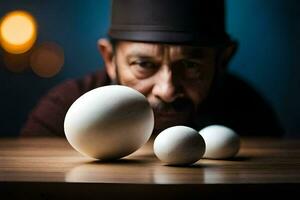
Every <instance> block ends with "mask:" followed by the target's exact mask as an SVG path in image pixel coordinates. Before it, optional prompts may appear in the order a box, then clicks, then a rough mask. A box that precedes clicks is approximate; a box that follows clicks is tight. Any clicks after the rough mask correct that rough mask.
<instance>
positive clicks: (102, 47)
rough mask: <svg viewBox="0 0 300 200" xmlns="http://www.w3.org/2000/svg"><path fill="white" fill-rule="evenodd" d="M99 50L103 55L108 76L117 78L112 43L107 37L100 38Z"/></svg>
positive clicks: (112, 78)
mask: <svg viewBox="0 0 300 200" xmlns="http://www.w3.org/2000/svg"><path fill="white" fill-rule="evenodd" d="M98 50H99V52H100V54H101V55H102V58H103V61H104V64H105V68H106V71H107V74H108V76H109V77H110V79H111V80H116V65H115V63H114V52H113V47H112V44H111V43H110V42H109V40H107V39H99V40H98Z"/></svg>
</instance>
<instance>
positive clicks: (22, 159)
mask: <svg viewBox="0 0 300 200" xmlns="http://www.w3.org/2000/svg"><path fill="white" fill-rule="evenodd" d="M299 147H300V140H299V139H298V140H297V139H272V138H242V139H241V149H240V151H239V153H238V155H237V156H236V157H235V158H234V159H231V160H209V159H201V160H199V161H198V162H197V163H196V164H195V165H193V166H190V167H171V166H166V165H165V164H164V163H162V162H160V161H159V160H158V159H157V158H156V157H155V156H154V154H153V149H152V141H149V142H148V143H147V144H146V145H144V146H143V147H142V148H141V149H139V150H138V151H136V152H135V153H133V154H131V155H129V156H127V157H125V158H123V159H120V160H118V161H115V162H101V161H96V160H93V159H91V158H88V157H84V156H82V155H81V154H79V153H78V152H76V151H75V150H74V149H73V148H72V147H71V146H70V145H69V143H68V142H67V141H66V139H63V138H26V139H25V138H22V139H4V138H3V139H0V192H1V194H2V195H3V194H5V195H8V196H9V197H11V198H22V199H24V198H25V199H26V198H27V199H40V198H41V199H45V198H46V199H57V198H64V199H65V198H70V197H71V198H73V199H74V198H75V199H77V198H78V199H81V198H83V197H88V198H92V197H97V198H98V197H103V198H105V199H106V198H118V197H132V198H133V199H135V197H136V198H143V199H155V198H169V197H170V198H175V197H176V198H186V197H189V198H190V197H196V198H198V197H216V196H221V197H223V196H224V195H228V196H229V195H232V194H236V195H238V194H247V196H249V195H250V196H251V195H257V194H260V195H262V194H265V195H272V194H273V195H282V196H286V195H288V194H289V193H294V195H295V194H299V193H300V148H299ZM132 198H131V199H132Z"/></svg>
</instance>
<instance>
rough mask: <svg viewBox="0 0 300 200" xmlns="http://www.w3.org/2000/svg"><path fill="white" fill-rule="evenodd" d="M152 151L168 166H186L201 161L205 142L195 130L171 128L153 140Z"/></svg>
mask: <svg viewBox="0 0 300 200" xmlns="http://www.w3.org/2000/svg"><path fill="white" fill-rule="evenodd" d="M153 150H154V153H155V155H156V156H157V157H158V158H159V159H160V160H161V161H163V162H165V163H166V164H168V165H188V164H193V163H195V162H197V161H198V160H200V159H201V157H202V156H203V154H204V152H205V142H204V140H203V138H202V137H201V135H200V134H199V133H198V132H197V131H196V130H194V129H192V128H190V127H186V126H173V127H170V128H167V129H165V130H163V131H162V132H161V133H160V134H159V135H158V136H157V137H156V138H155V140H154V144H153Z"/></svg>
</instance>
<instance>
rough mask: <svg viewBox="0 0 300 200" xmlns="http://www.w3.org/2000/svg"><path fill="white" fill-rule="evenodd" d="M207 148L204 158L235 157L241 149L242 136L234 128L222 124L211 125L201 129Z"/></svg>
mask: <svg viewBox="0 0 300 200" xmlns="http://www.w3.org/2000/svg"><path fill="white" fill-rule="evenodd" d="M199 133H200V135H202V137H203V139H204V141H205V144H206V150H205V153H204V156H203V157H204V158H210V159H227V158H231V157H234V156H235V155H236V154H237V153H238V151H239V149H240V138H239V136H238V134H237V133H236V132H235V131H233V130H232V129H230V128H228V127H225V126H222V125H211V126H207V127H205V128H203V129H202V130H200V132H199Z"/></svg>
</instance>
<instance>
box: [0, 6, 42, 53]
mask: <svg viewBox="0 0 300 200" xmlns="http://www.w3.org/2000/svg"><path fill="white" fill-rule="evenodd" d="M36 37H37V28H36V21H35V19H34V18H33V16H32V15H30V14H29V13H27V12H25V11H12V12H10V13H8V14H7V15H5V16H4V17H3V19H2V20H1V22H0V43H1V46H2V47H3V49H5V50H6V51H7V52H9V53H13V54H20V53H24V52H26V51H28V50H29V49H30V48H31V47H32V45H33V44H34V42H35V40H36Z"/></svg>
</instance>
